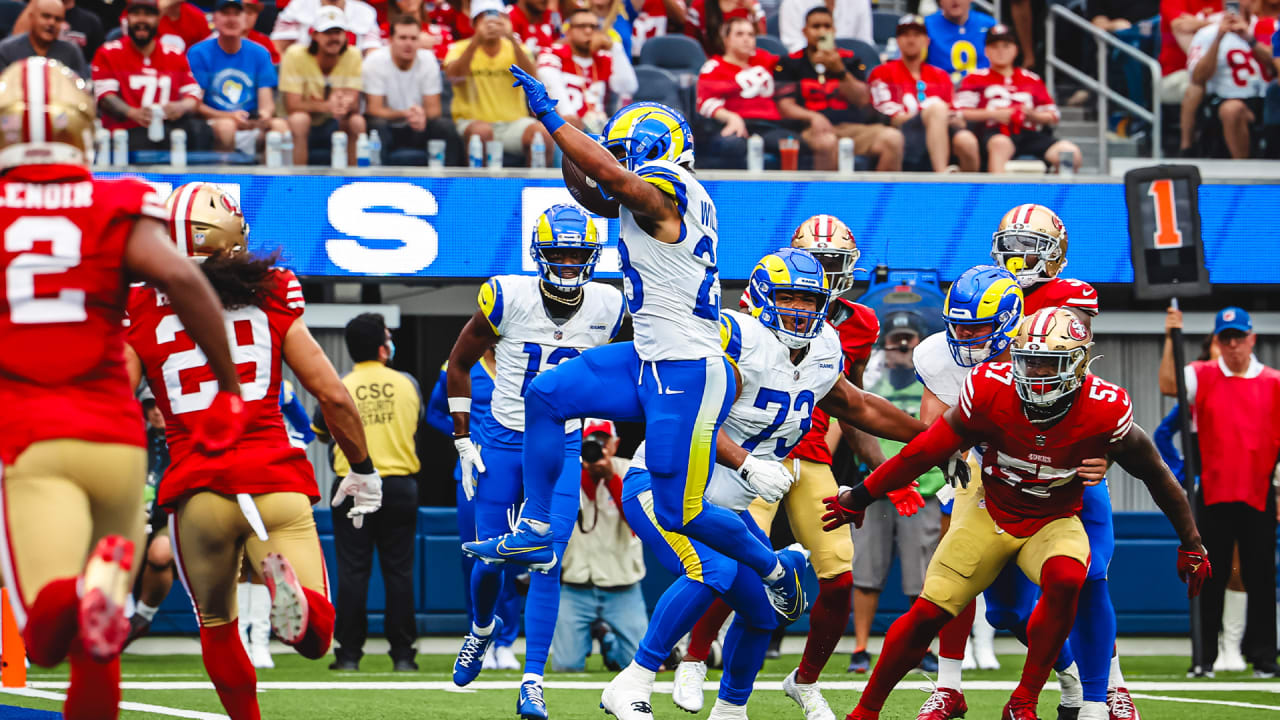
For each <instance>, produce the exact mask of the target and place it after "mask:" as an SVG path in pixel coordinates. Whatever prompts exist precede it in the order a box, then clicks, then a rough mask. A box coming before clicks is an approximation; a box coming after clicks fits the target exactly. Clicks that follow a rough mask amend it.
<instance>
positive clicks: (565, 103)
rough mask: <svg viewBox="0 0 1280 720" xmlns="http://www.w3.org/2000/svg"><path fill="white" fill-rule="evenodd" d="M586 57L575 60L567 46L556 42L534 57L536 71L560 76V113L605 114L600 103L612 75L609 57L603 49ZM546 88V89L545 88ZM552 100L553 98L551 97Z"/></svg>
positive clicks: (571, 49)
mask: <svg viewBox="0 0 1280 720" xmlns="http://www.w3.org/2000/svg"><path fill="white" fill-rule="evenodd" d="M584 60H586V58H575V57H574V54H573V48H572V47H570V46H569V44H568V43H556V44H555V45H552V46H551V47H550V48H547V49H546V50H544V51H543V52H542V54H541V55H539V56H538V71H539V75H541V73H542V71H543V70H552V71H555V72H558V73H559V74H560V81H561V82H562V83H563V84H564V88H563V92H564V94H563V97H561V98H560V107H561V108H563V110H562V112H565V111H567V112H569V113H570V114H573V115H577V116H578V117H583V116H585V115H586V114H587V113H589V112H597V113H605V112H606V110H607V108H606V107H605V104H604V100H605V94H606V92H607V91H608V84H609V76H610V75H612V74H613V56H611V55H610V54H609V52H608V51H607V50H598V51H596V52H595V54H593V55H592V56H591V59H590V64H587V65H584V64H583V62H582V61H584ZM548 87H550V86H548ZM553 97H554V96H553Z"/></svg>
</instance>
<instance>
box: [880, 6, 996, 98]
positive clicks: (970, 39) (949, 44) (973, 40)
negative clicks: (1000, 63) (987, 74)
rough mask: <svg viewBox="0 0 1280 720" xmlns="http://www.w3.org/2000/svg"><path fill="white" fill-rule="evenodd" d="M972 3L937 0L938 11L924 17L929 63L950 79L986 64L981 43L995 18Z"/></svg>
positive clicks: (954, 80) (954, 79) (959, 77)
mask: <svg viewBox="0 0 1280 720" xmlns="http://www.w3.org/2000/svg"><path fill="white" fill-rule="evenodd" d="M972 5H973V0H938V12H936V13H934V14H932V15H930V16H929V17H928V18H926V19H925V21H924V27H925V32H926V33H928V35H929V64H930V65H934V66H936V67H940V68H942V69H943V70H945V71H946V72H948V73H950V74H951V81H952V82H953V83H959V82H960V79H961V78H963V77H964V76H965V75H966V74H967V73H969V72H970V71H972V70H977V69H979V68H984V67H987V58H986V56H985V55H983V53H982V44H983V39H984V37H985V33H986V32H987V28H989V27H991V26H992V25H995V24H996V19H995V18H993V17H991V16H990V15H988V14H986V13H984V12H979V11H977V10H974V9H973V8H972ZM899 42H901V41H899Z"/></svg>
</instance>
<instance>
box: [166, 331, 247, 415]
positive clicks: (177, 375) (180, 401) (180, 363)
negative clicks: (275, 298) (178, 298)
mask: <svg viewBox="0 0 1280 720" xmlns="http://www.w3.org/2000/svg"><path fill="white" fill-rule="evenodd" d="M222 317H223V320H224V322H226V325H227V339H228V340H230V341H231V362H233V363H235V364H236V368H237V369H240V368H241V367H243V366H245V365H249V366H252V367H253V381H252V382H251V383H244V382H242V383H241V385H240V395H241V397H243V398H244V401H245V402H253V401H254V400H261V399H262V398H264V397H266V396H267V391H268V390H269V389H270V386H271V327H270V325H269V324H268V322H267V314H266V313H265V312H263V311H262V309H261V308H257V307H253V306H249V307H243V308H239V309H238V310H227V311H224V312H223V313H222ZM244 329H247V330H248V331H249V333H248V341H249V342H248V343H247V344H244V345H241V344H240V343H239V338H240V337H241V333H240V332H238V331H241V330H244ZM178 333H186V329H185V328H183V327H182V321H181V320H179V319H178V316H177V315H166V316H165V317H164V318H163V319H162V320H161V321H160V322H159V323H157V324H156V342H157V343H159V344H161V345H164V344H167V343H171V342H173V341H174V340H176V339H177V337H178ZM208 364H209V359H208V358H207V357H205V354H204V351H203V350H201V349H200V348H199V347H193V348H191V349H189V350H180V351H178V352H176V353H173V354H172V355H170V356H169V357H167V358H165V361H164V364H163V365H161V366H160V372H161V374H163V375H164V388H165V392H166V393H167V394H168V396H169V407H170V409H171V410H172V411H173V414H175V415H181V414H183V413H189V412H199V411H200V410H204V409H206V408H208V407H209V405H210V404H212V403H213V396H214V395H216V394H217V393H218V383H217V381H215V380H206V381H204V382H202V383H200V385H199V386H198V387H197V388H196V389H195V390H193V391H191V392H186V391H184V390H183V389H182V374H183V372H185V371H187V370H194V369H196V368H202V367H207V366H208ZM241 377H242V378H243V375H242V376H241Z"/></svg>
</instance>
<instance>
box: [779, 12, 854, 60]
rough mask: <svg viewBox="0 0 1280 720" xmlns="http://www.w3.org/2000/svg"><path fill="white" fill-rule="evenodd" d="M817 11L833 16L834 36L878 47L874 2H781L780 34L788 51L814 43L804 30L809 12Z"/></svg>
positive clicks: (791, 51) (800, 48)
mask: <svg viewBox="0 0 1280 720" xmlns="http://www.w3.org/2000/svg"><path fill="white" fill-rule="evenodd" d="M816 8H823V9H825V10H826V11H827V13H828V14H829V15H831V17H832V29H833V30H834V31H835V37H839V38H854V39H855V40H861V41H862V42H864V43H866V44H868V45H871V46H873V47H874V46H875V44H876V40H875V35H874V34H872V32H871V0H782V7H781V8H779V10H778V35H780V36H781V39H782V44H783V45H785V46H786V47H787V52H789V53H793V52H797V51H799V50H803V49H804V48H805V47H807V46H809V45H810V44H811V43H810V41H809V33H807V32H806V31H805V27H806V25H808V22H809V13H810V12H811V11H812V10H814V9H816Z"/></svg>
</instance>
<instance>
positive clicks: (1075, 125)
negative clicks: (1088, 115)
mask: <svg viewBox="0 0 1280 720" xmlns="http://www.w3.org/2000/svg"><path fill="white" fill-rule="evenodd" d="M1054 132H1056V133H1057V135H1058V137H1073V136H1089V135H1092V136H1094V137H1097V136H1098V123H1096V122H1090V121H1088V120H1064V121H1062V122H1060V123H1058V127H1057V129H1055V130H1054Z"/></svg>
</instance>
